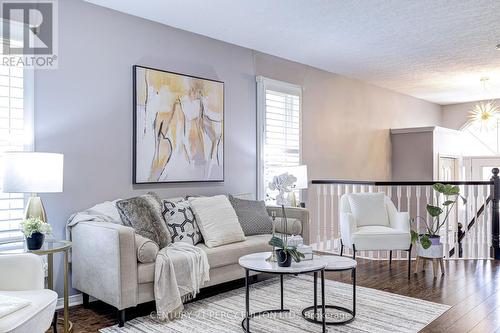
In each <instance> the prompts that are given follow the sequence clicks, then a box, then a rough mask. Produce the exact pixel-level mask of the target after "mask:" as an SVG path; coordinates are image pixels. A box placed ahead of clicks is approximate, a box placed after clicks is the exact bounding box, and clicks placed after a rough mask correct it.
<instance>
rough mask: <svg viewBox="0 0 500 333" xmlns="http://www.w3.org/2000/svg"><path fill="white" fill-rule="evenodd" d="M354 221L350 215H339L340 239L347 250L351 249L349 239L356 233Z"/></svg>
mask: <svg viewBox="0 0 500 333" xmlns="http://www.w3.org/2000/svg"><path fill="white" fill-rule="evenodd" d="M356 229H357V226H356V219H355V218H354V216H353V215H352V214H351V213H340V237H341V238H342V241H343V242H344V245H346V246H347V247H349V248H352V243H351V237H352V234H353V233H354V232H356Z"/></svg>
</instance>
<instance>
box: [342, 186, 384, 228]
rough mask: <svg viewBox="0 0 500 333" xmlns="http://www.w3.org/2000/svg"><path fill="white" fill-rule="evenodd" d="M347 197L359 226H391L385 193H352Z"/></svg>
mask: <svg viewBox="0 0 500 333" xmlns="http://www.w3.org/2000/svg"><path fill="white" fill-rule="evenodd" d="M347 199H348V200H349V205H350V206H351V212H352V215H353V216H354V218H355V219H356V224H357V225H358V226H360V227H363V226H367V225H381V226H389V218H388V215H387V210H386V208H385V194H384V193H350V194H347Z"/></svg>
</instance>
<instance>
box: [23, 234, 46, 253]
mask: <svg viewBox="0 0 500 333" xmlns="http://www.w3.org/2000/svg"><path fill="white" fill-rule="evenodd" d="M44 239H45V235H44V234H42V233H41V232H34V233H33V234H32V235H31V237H26V246H27V247H28V250H39V249H40V248H41V247H42V245H43V241H44Z"/></svg>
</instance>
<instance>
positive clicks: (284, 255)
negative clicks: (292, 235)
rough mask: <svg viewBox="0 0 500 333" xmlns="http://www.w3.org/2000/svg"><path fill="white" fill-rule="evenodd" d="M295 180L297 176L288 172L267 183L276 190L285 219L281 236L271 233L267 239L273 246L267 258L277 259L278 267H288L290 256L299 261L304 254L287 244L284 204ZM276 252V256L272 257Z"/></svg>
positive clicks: (290, 262)
mask: <svg viewBox="0 0 500 333" xmlns="http://www.w3.org/2000/svg"><path fill="white" fill-rule="evenodd" d="M296 181H297V177H295V176H294V175H292V174H289V173H288V172H285V173H283V174H280V175H277V176H274V177H273V181H272V182H270V183H269V189H270V190H272V191H278V195H277V196H276V204H277V205H280V206H281V210H282V214H283V219H284V221H285V230H284V231H285V232H284V233H283V234H282V236H281V237H276V236H274V235H273V237H272V238H271V240H270V241H269V245H271V246H273V253H272V254H271V257H270V258H269V259H270V260H271V261H277V262H278V266H280V267H290V265H291V264H292V258H293V259H294V260H295V261H296V262H300V260H301V258H305V256H304V254H303V253H301V252H299V251H298V250H297V248H296V247H295V246H291V245H288V236H287V230H288V222H287V218H286V211H285V205H289V198H288V194H289V193H290V192H292V191H293V186H294V184H295V182H296ZM274 253H276V258H275V257H274Z"/></svg>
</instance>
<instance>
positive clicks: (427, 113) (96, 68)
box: [35, 0, 441, 295]
mask: <svg viewBox="0 0 500 333" xmlns="http://www.w3.org/2000/svg"><path fill="white" fill-rule="evenodd" d="M59 16H60V17H59V22H60V24H59V54H60V57H59V69H58V70H53V71H49V70H46V71H38V72H37V73H36V75H35V91H36V94H35V113H36V118H35V141H36V149H37V150H38V151H50V152H61V153H64V154H65V176H64V182H65V183H64V193H60V194H46V195H43V200H44V202H45V205H46V208H47V212H48V215H49V219H50V223H51V224H52V226H53V227H54V231H55V236H56V237H63V235H64V225H65V222H66V220H67V218H68V217H69V215H70V214H71V213H73V212H76V211H79V210H82V209H85V208H87V207H89V206H91V205H93V204H95V203H98V202H102V201H104V200H109V199H115V198H119V197H120V198H125V197H130V196H135V195H138V194H141V193H144V192H147V191H149V190H155V191H157V192H159V193H160V195H162V196H165V197H166V196H177V195H183V194H215V193H226V192H232V193H241V192H255V182H256V161H255V160H256V147H255V146H256V134H255V132H256V120H255V119H256V102H255V99H256V97H255V96H256V93H255V75H256V74H261V75H265V76H269V77H272V78H275V79H279V80H284V81H289V82H293V83H298V84H301V85H303V86H304V89H305V91H304V117H303V118H304V121H303V136H304V141H303V150H304V156H303V157H304V158H303V159H304V163H307V164H308V165H309V169H310V173H311V177H312V178H314V177H335V178H358V179H362V178H366V179H389V178H390V142H389V130H388V129H389V128H391V127H411V126H425V125H437V124H439V122H440V121H441V119H440V117H441V112H440V108H439V106H437V105H434V104H431V103H427V102H424V101H421V100H418V99H415V98H412V97H408V96H404V95H401V94H397V93H394V92H391V91H388V90H385V89H382V88H378V87H375V86H372V85H368V84H364V83H362V82H360V81H356V80H351V79H347V78H344V77H341V76H338V75H334V74H330V73H327V72H324V71H320V70H316V69H313V68H311V67H308V66H304V65H300V64H297V63H293V62H289V61H286V60H283V59H278V58H275V57H271V56H267V55H263V54H260V53H256V52H254V51H252V50H249V49H245V48H241V47H237V46H234V45H230V44H227V43H223V42H220V41H216V40H213V39H210V38H206V37H202V36H199V35H195V34H192V33H189V32H184V31H180V30H177V29H174V28H170V27H166V26H163V25H160V24H157V23H153V22H150V21H146V20H142V19H139V18H136V17H133V16H129V15H125V14H121V13H118V12H114V11H111V10H108V9H104V8H101V7H97V6H94V5H91V4H88V3H85V2H83V1H79V0H64V1H60V2H59ZM134 64H141V65H146V66H150V67H156V68H161V69H165V70H172V71H175V72H181V73H187V74H193V75H196V76H202V77H207V78H214V79H218V80H222V81H224V82H225V93H226V94H225V98H226V99H225V107H226V113H225V115H226V119H225V121H226V123H225V163H226V164H225V167H226V180H225V182H224V183H221V184H213V183H211V184H201V183H200V184H190V185H178V184H172V185H161V186H132V184H131V173H132V162H131V161H132V138H131V135H132V65H134ZM59 263H60V260H58V261H57V264H58V265H57V267H56V269H57V272H56V274H57V275H56V285H57V287H58V290H59V291H62V280H61V279H62V267H61V265H60V264H59ZM73 293H74V291H73ZM60 295H62V294H61V293H60Z"/></svg>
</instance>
